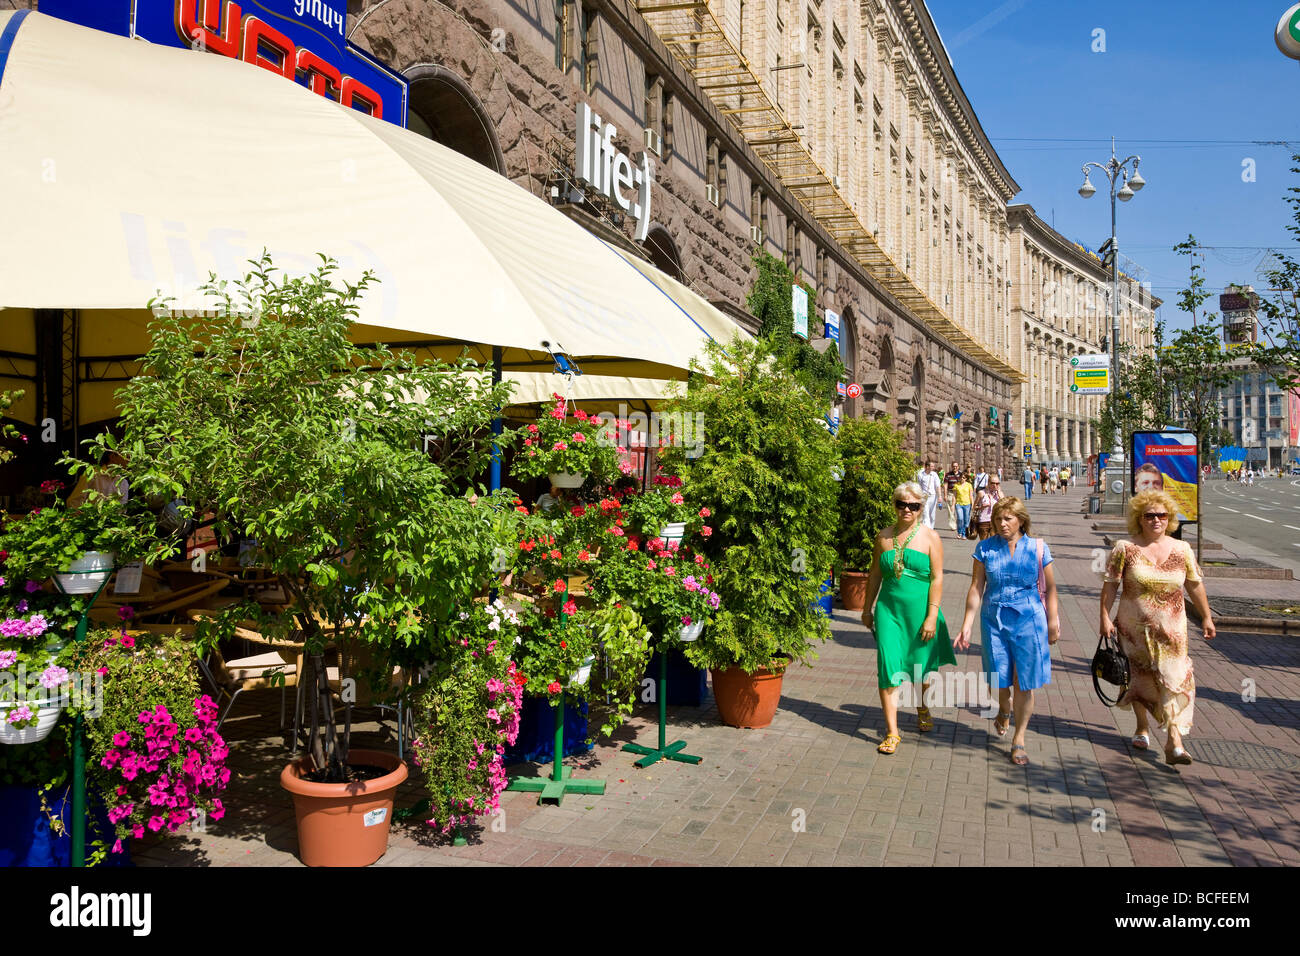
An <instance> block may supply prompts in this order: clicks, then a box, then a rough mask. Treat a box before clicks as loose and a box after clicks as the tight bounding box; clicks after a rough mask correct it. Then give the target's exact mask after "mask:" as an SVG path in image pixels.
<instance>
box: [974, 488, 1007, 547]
mask: <svg viewBox="0 0 1300 956" xmlns="http://www.w3.org/2000/svg"><path fill="white" fill-rule="evenodd" d="M1001 498H1002V482H1000V481H998V479H997V478H994V479H993V481H992V483H991V484H990V485H989V486H988V487H987V488H985V489H984V490H983V491H981V492H979V493H978V494H976V496H975V507H976V510H977V512H978V514H977V516H976V521H977V522H978V528H979V537H980V540H981V541H983V540H984V539H985V538H987V537H989V536H990V535H991V534H993V506H994V505H995V504H997V503H998V501H999V500H1000V499H1001Z"/></svg>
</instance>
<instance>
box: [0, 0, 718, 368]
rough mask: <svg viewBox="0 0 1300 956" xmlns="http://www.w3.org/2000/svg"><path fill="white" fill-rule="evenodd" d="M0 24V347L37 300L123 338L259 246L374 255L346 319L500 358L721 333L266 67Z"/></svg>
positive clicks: (641, 358)
mask: <svg viewBox="0 0 1300 956" xmlns="http://www.w3.org/2000/svg"><path fill="white" fill-rule="evenodd" d="M0 36H3V37H6V38H8V40H9V43H8V46H7V51H8V52H7V56H6V57H3V58H0V144H3V147H2V148H0V207H2V208H3V209H4V210H5V219H6V222H7V223H8V225H7V227H6V228H5V229H3V230H0V262H3V263H4V269H3V271H2V272H0V308H3V309H6V310H14V311H11V312H7V314H6V313H4V312H0V352H3V351H5V350H7V349H9V350H12V348H13V344H12V343H10V342H8V341H7V340H8V339H9V338H10V337H11V336H14V337H17V336H18V335H19V333H18V332H17V326H18V325H20V324H21V323H20V322H18V321H15V317H16V316H21V315H23V314H24V313H25V312H26V313H27V314H28V315H30V313H29V312H27V310H32V309H43V308H48V309H77V310H79V312H80V315H81V316H82V318H83V322H85V323H93V322H95V321H102V322H104V323H111V324H112V325H113V331H112V332H111V333H105V334H106V335H108V336H109V337H111V338H113V340H114V344H113V346H112V348H113V349H115V350H117V351H116V354H118V355H130V354H132V353H134V354H137V355H138V354H140V352H142V351H143V350H144V349H143V347H142V346H144V344H145V341H146V340H145V337H144V336H145V329H146V325H147V320H148V313H145V312H142V311H138V310H142V309H143V307H144V305H145V303H147V302H148V301H149V299H150V298H151V297H153V296H155V295H157V294H158V293H159V291H162V292H163V293H167V294H172V295H175V296H176V297H177V299H178V302H177V304H178V306H180V307H187V306H188V307H191V308H202V307H204V304H205V303H203V302H202V301H201V300H199V299H197V298H196V294H195V289H196V287H197V286H198V284H199V283H200V282H202V281H203V280H205V279H206V278H207V276H208V273H209V272H214V273H216V274H217V275H218V277H221V278H226V279H232V278H236V277H237V276H239V275H241V274H242V273H243V272H244V271H245V269H246V263H247V260H249V259H253V258H256V257H257V256H258V255H259V254H260V253H261V251H262V250H263V249H266V250H268V251H269V252H270V253H271V255H272V256H273V257H274V259H275V262H276V264H277V265H278V266H280V267H281V268H284V269H286V270H288V271H290V272H307V271H310V270H311V269H312V268H314V266H315V264H316V263H317V261H318V258H317V256H318V254H320V253H324V254H326V255H328V256H331V257H333V258H335V259H337V260H338V262H339V264H340V277H341V278H344V279H352V280H354V279H356V278H357V277H359V276H360V274H361V273H362V271H364V270H366V269H372V270H374V271H375V273H376V274H377V276H378V278H379V279H380V280H381V281H380V283H379V284H378V285H377V286H375V287H373V288H372V290H371V291H370V292H368V293H367V295H366V296H365V298H364V300H363V302H362V310H361V315H360V318H359V321H360V323H362V325H361V326H360V327H359V330H358V337H359V338H362V339H365V340H377V341H385V342H388V343H393V342H401V343H403V344H420V343H423V344H425V345H433V346H436V347H437V351H438V354H440V355H444V356H450V355H452V354H455V352H457V351H459V349H460V348H461V347H463V346H466V345H469V346H471V347H472V349H473V351H474V353H475V355H476V356H477V357H479V358H480V359H481V360H483V361H487V360H490V358H491V347H492V346H498V347H502V348H504V349H506V350H507V354H506V357H505V364H506V367H507V368H511V367H513V368H515V369H518V370H535V371H540V370H544V369H546V368H548V367H550V365H551V362H550V359H549V358H548V356H547V354H546V352H547V349H551V350H563V351H565V352H566V353H568V354H570V355H572V356H575V357H577V358H578V359H579V361H580V362H581V363H582V365H583V367H584V370H586V371H588V372H589V373H597V374H603V375H612V376H629V375H636V376H643V377H645V376H649V377H661V378H671V377H681V376H682V374H683V370H685V369H686V368H687V367H688V365H689V363H690V360H691V358H692V357H694V356H696V355H697V354H699V352H700V350H701V348H702V346H703V344H704V342H705V341H707V340H708V339H709V338H718V339H729V338H730V337H731V335H732V334H734V333H735V332H736V331H737V327H736V326H735V325H734V323H732V322H731V321H730V320H729V319H728V318H727V317H726V316H724V315H723V314H722V313H720V312H719V311H718V310H717V309H715V308H714V307H713V306H711V305H709V303H708V302H707V301H705V300H704V299H703V298H702V297H700V296H698V295H696V294H695V293H693V292H691V291H690V290H689V289H686V288H685V287H684V286H681V285H680V284H677V283H675V282H673V280H671V279H668V277H666V276H663V275H662V273H657V272H655V270H653V269H651V267H649V266H647V265H645V264H644V263H642V264H640V265H635V264H633V263H632V262H630V261H629V260H628V259H627V258H625V257H624V256H623V255H621V254H620V253H619V252H617V251H616V250H615V249H613V248H612V247H610V246H608V245H607V244H605V243H604V242H602V241H601V240H599V239H598V238H596V237H594V236H592V235H591V234H590V233H588V232H587V231H585V230H584V229H582V227H581V226H579V225H578V224H576V223H574V222H573V221H571V220H570V219H569V218H567V217H566V216H564V215H562V214H561V213H559V212H557V211H556V210H554V209H552V208H551V207H550V206H549V205H548V204H547V203H546V202H544V201H543V200H541V199H539V198H538V197H536V196H534V195H533V194H532V193H530V192H529V191H528V190H527V189H525V188H521V187H520V186H519V185H516V184H515V183H513V182H511V181H510V180H508V179H506V178H504V177H502V176H500V175H498V174H496V173H495V172H493V171H491V170H489V169H487V168H485V167H483V166H481V165H479V164H478V163H476V162H474V161H472V160H470V159H468V158H466V157H464V156H462V155H460V154H458V153H456V152H454V151H452V150H450V149H448V148H446V147H444V146H442V145H440V144H438V143H435V142H433V141H431V140H428V139H425V138H424V137H422V136H419V135H418V134H415V133H411V132H409V131H407V130H404V129H401V128H399V127H396V126H394V125H392V124H390V123H385V122H382V121H379V120H374V119H372V118H370V117H368V116H365V115H363V114H361V113H359V112H357V111H355V110H351V109H347V108H344V107H341V106H339V105H338V104H336V103H334V102H332V101H331V100H328V99H326V98H324V97H322V96H318V95H316V94H314V93H312V92H310V91H308V90H307V89H305V88H304V87H301V86H299V85H298V84H295V83H290V82H287V81H285V79H284V78H283V77H280V76H277V75H274V74H272V73H270V72H269V71H267V70H263V69H258V68H255V67H252V66H250V65H249V64H246V63H243V62H239V61H235V60H230V59H227V58H225V57H221V56H217V55H212V54H207V53H201V52H191V51H187V50H180V49H171V48H166V47H162V46H157V45H151V44H147V43H143V42H139V41H134V40H130V39H125V38H122V37H117V36H113V35H110V34H106V33H102V32H99V31H96V30H91V29H87V28H84V27H80V26H76V25H73V24H69V23H65V22H63V21H61V20H57V19H55V18H53V17H49V16H44V15H41V14H39V13H29V12H27V11H19V12H16V13H15V12H0ZM0 46H3V44H0ZM123 310H137V311H136V312H135V313H134V318H133V319H128V318H127V317H126V315H125V314H124V311H123ZM11 330H12V331H11ZM23 334H24V335H26V336H27V337H28V338H29V337H30V334H29V333H23ZM544 342H545V343H549V344H548V345H546V346H544V345H543V343H544Z"/></svg>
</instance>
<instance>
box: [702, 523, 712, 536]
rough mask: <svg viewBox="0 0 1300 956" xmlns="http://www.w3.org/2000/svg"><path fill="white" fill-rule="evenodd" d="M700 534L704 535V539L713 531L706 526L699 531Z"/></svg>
mask: <svg viewBox="0 0 1300 956" xmlns="http://www.w3.org/2000/svg"><path fill="white" fill-rule="evenodd" d="M700 534H702V535H704V537H706V538H707V537H708V536H709V535H711V534H713V529H712V528H710V527H709V526H708V525H705V526H704V527H703V528H701V529H700Z"/></svg>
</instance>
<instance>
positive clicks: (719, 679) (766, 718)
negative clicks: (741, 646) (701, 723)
mask: <svg viewBox="0 0 1300 956" xmlns="http://www.w3.org/2000/svg"><path fill="white" fill-rule="evenodd" d="M709 673H710V674H712V675H713V696H714V697H715V698H717V701H718V714H719V716H721V717H722V722H723V723H724V724H726V725H728V726H729V727H766V726H768V725H769V724H771V723H772V718H773V717H775V716H776V707H777V704H779V703H780V702H781V681H782V679H783V678H784V676H785V670H784V668H782V669H781V670H780V671H771V670H768V669H767V668H766V667H761V668H759V670H758V672H757V673H755V674H746V673H745V672H744V671H743V670H741V669H740V668H739V667H728V668H727V669H726V670H722V671H720V670H710V671H709Z"/></svg>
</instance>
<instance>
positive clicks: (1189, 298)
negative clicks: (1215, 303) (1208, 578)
mask: <svg viewBox="0 0 1300 956" xmlns="http://www.w3.org/2000/svg"><path fill="white" fill-rule="evenodd" d="M1199 248H1200V243H1198V242H1197V241H1196V237H1195V236H1188V237H1187V241H1186V242H1180V243H1179V244H1178V245H1176V246H1174V251H1175V252H1177V253H1178V254H1179V255H1184V256H1188V257H1189V258H1190V261H1191V277H1190V279H1189V281H1188V285H1187V288H1186V289H1183V290H1182V292H1180V293H1179V295H1178V308H1179V309H1180V310H1181V311H1183V312H1187V313H1188V314H1190V315H1192V316H1193V317H1195V316H1196V312H1197V310H1198V309H1200V307H1201V306H1202V305H1203V304H1204V303H1205V301H1206V300H1207V299H1209V298H1210V292H1209V291H1207V290H1206V288H1205V276H1204V275H1203V266H1201V264H1200V263H1199V262H1198V261H1197V259H1196V255H1195V253H1196V251H1197V250H1198V249H1199ZM1205 318H1206V319H1207V320H1208V321H1206V322H1203V323H1201V324H1199V325H1193V326H1192V327H1191V328H1190V329H1183V330H1182V331H1180V332H1178V334H1177V335H1175V336H1174V340H1173V343H1172V344H1171V345H1170V347H1169V348H1168V349H1167V350H1162V351H1163V353H1164V354H1163V356H1162V361H1161V363H1160V369H1161V372H1162V377H1163V382H1164V387H1167V388H1168V389H1169V393H1170V396H1171V398H1172V408H1171V411H1172V412H1173V420H1174V421H1176V422H1178V423H1179V424H1180V425H1182V426H1183V427H1184V428H1186V429H1187V430H1188V431H1190V432H1192V433H1193V434H1194V435H1195V436H1196V446H1197V448H1201V447H1203V446H1204V445H1205V443H1206V442H1207V441H1208V440H1209V438H1210V436H1211V435H1212V434H1216V433H1217V430H1218V424H1219V409H1220V403H1221V401H1222V398H1221V392H1222V390H1223V389H1225V388H1227V387H1228V386H1229V385H1231V384H1232V383H1233V382H1234V381H1235V380H1236V379H1237V378H1239V377H1240V376H1241V374H1242V371H1243V370H1242V368H1241V367H1240V366H1233V365H1232V362H1231V360H1230V358H1229V357H1228V356H1227V355H1226V354H1225V353H1224V350H1223V345H1222V343H1221V342H1220V340H1219V326H1218V323H1216V322H1215V321H1213V320H1214V319H1215V318H1217V313H1213V312H1211V313H1208V314H1207V315H1206V316H1205ZM1196 521H1197V525H1198V527H1197V534H1196V560H1197V561H1198V562H1199V561H1200V560H1201V542H1202V541H1203V540H1204V538H1205V534H1204V531H1205V518H1204V515H1203V514H1202V511H1201V482H1200V476H1199V475H1198V476H1197V481H1196Z"/></svg>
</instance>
